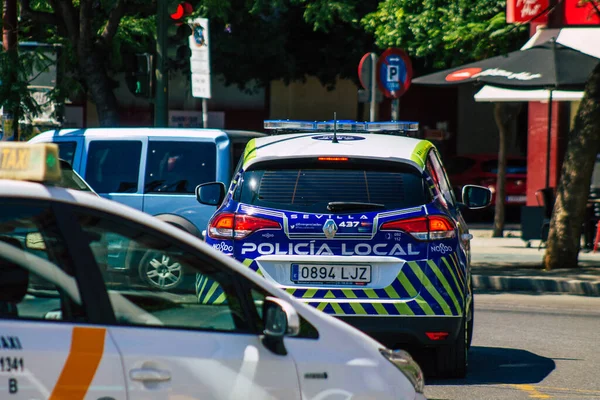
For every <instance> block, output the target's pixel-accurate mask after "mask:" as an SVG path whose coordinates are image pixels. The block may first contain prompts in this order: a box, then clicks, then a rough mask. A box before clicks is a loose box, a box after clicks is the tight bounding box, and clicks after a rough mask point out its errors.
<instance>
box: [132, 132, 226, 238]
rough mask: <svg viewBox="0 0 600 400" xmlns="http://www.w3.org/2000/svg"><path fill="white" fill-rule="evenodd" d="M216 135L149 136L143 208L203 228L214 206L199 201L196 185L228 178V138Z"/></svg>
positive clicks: (153, 213)
mask: <svg viewBox="0 0 600 400" xmlns="http://www.w3.org/2000/svg"><path fill="white" fill-rule="evenodd" d="M217 139H218V140H215V138H213V137H210V136H207V137H205V138H199V137H183V136H182V137H167V136H156V137H149V141H148V149H147V156H146V164H145V170H144V187H143V193H144V204H143V211H144V212H146V213H148V214H151V215H164V214H171V215H175V216H177V217H179V218H183V219H186V220H187V221H189V222H191V223H192V224H193V225H195V226H196V228H198V231H202V230H203V229H205V227H206V225H207V223H208V219H209V218H210V216H211V215H212V213H213V212H214V209H215V208H214V207H213V206H207V205H203V204H200V203H198V201H197V200H196V195H195V189H196V186H198V185H199V184H201V183H206V182H213V181H217V180H223V179H229V176H227V175H229V142H228V141H227V138H226V137H225V136H224V135H223V136H220V137H217ZM191 233H194V232H191Z"/></svg>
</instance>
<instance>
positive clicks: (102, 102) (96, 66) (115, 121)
mask: <svg viewBox="0 0 600 400" xmlns="http://www.w3.org/2000/svg"><path fill="white" fill-rule="evenodd" d="M86 53H87V54H86ZM100 58H101V57H99V56H97V55H95V54H93V50H91V51H89V52H88V51H85V52H84V54H81V52H80V54H79V69H80V71H81V76H82V77H83V78H84V79H85V84H86V86H87V88H88V92H89V94H90V96H91V100H92V101H93V102H94V104H95V105H96V111H97V112H98V119H99V121H100V126H105V127H116V126H118V125H119V108H118V105H117V98H116V97H115V93H114V91H113V88H112V86H113V85H112V82H111V81H110V79H109V78H108V75H107V73H106V69H105V66H104V62H103V60H101V59H100Z"/></svg>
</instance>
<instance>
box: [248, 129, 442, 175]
mask: <svg viewBox="0 0 600 400" xmlns="http://www.w3.org/2000/svg"><path fill="white" fill-rule="evenodd" d="M332 137H333V134H332V133H331V132H310V133H295V134H283V135H274V136H268V137H263V138H256V139H253V140H252V141H250V142H249V143H248V145H247V146H246V152H245V153H244V168H247V167H248V166H250V165H252V164H254V163H256V162H259V161H266V160H269V159H281V158H303V157H307V158H312V157H322V156H344V157H349V158H352V157H355V158H368V159H379V160H387V161H398V162H404V163H408V164H412V165H414V166H416V167H418V168H419V169H420V170H423V168H424V165H425V161H424V160H425V157H426V155H427V151H428V150H429V149H430V148H431V147H433V144H432V143H431V142H429V141H427V140H422V139H415V138H411V137H406V136H397V135H386V134H374V133H338V134H337V138H338V143H333V141H332V140H331V139H332Z"/></svg>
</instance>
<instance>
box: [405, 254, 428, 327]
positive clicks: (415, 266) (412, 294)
mask: <svg viewBox="0 0 600 400" xmlns="http://www.w3.org/2000/svg"><path fill="white" fill-rule="evenodd" d="M407 264H408V266H409V267H410V269H411V270H412V271H413V273H414V274H415V276H416V277H417V279H418V280H419V282H420V283H421V285H423V286H424V283H423V276H424V274H423V269H422V268H421V267H420V266H419V264H418V263H416V262H415V261H409V262H408V263H407ZM400 283H401V284H402V286H403V287H404V289H405V290H406V291H407V292H408V295H409V296H410V297H415V298H416V300H417V305H418V306H419V307H420V308H421V310H422V311H423V313H425V315H435V312H433V309H432V308H431V306H430V305H429V304H428V303H427V302H426V301H419V298H420V296H418V295H419V293H418V292H417V290H416V289H415V288H414V287H413V285H412V283H410V281H409V280H408V278H407V277H406V275H404V274H402V277H401V278H400ZM417 296H418V297H417Z"/></svg>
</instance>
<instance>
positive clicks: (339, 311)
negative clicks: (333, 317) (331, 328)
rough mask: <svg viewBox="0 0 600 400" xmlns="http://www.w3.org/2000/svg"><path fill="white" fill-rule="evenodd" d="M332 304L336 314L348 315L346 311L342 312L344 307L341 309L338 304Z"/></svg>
mask: <svg viewBox="0 0 600 400" xmlns="http://www.w3.org/2000/svg"><path fill="white" fill-rule="evenodd" d="M329 304H331V307H332V308H333V311H335V313H336V314H337V315H345V314H346V313H345V312H344V310H342V307H340V305H339V304H338V303H329Z"/></svg>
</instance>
